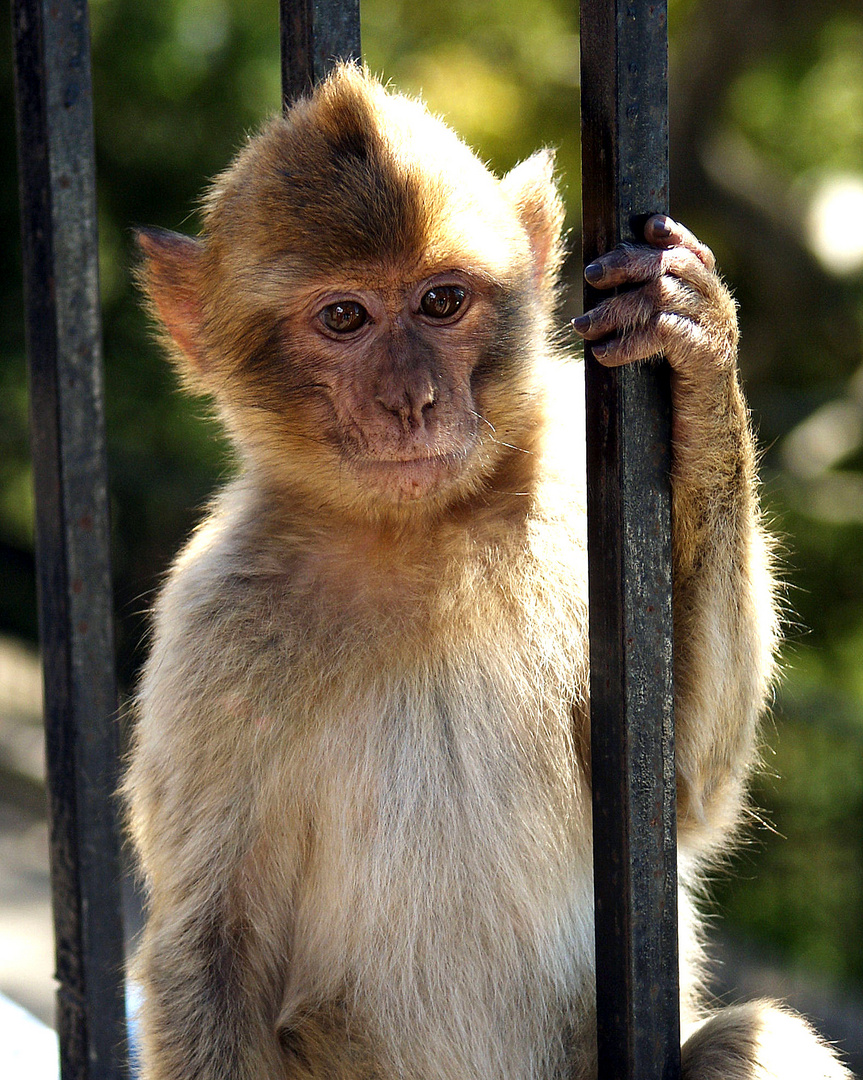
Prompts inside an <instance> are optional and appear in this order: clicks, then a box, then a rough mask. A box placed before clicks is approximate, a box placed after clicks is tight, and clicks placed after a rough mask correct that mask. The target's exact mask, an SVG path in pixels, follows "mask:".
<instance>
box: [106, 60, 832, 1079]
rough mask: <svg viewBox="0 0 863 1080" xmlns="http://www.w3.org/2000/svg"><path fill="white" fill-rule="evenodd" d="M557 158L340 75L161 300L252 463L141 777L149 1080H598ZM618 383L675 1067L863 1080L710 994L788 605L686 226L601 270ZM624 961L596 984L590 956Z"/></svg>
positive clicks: (737, 1075) (178, 584)
mask: <svg viewBox="0 0 863 1080" xmlns="http://www.w3.org/2000/svg"><path fill="white" fill-rule="evenodd" d="M563 217H564V213H563V203H562V199H561V196H560V194H559V190H558V186H557V181H556V179H555V176H554V162H553V156H552V154H551V152H550V151H539V152H537V153H536V154H534V155H533V156H532V157H530V158H528V159H527V160H526V161H524V162H522V163H521V164H520V165H517V166H516V167H515V168H514V169H513V170H512V171H510V172H508V173H507V174H505V175H504V176H503V177H502V178H498V177H497V176H495V175H494V174H493V173H492V172H491V171H490V170H489V169H488V168H487V167H486V166H485V164H483V163H482V162H481V161H480V159H479V158H478V157H477V156H476V155H475V154H474V153H473V151H472V150H470V149H469V148H468V147H467V146H466V145H465V144H464V143H463V142H462V141H461V140H460V139H459V138H458V137H457V136H456V135H455V134H454V133H453V132H452V131H451V130H450V129H449V128H448V127H447V126H446V125H445V124H444V123H443V122H442V121H441V120H440V119H438V118H436V117H434V116H433V115H432V114H431V113H430V112H429V111H428V110H427V109H426V107H425V106H424V105H423V104H422V103H421V102H420V101H418V100H415V99H412V98H409V97H407V96H403V95H400V94H399V93H397V92H395V91H393V90H391V89H388V88H387V87H385V86H384V85H382V83H381V82H380V81H378V80H377V79H376V78H374V77H373V76H372V75H371V74H370V73H369V72H368V71H367V70H366V69H365V68H363V67H362V66H359V65H352V64H341V65H339V66H338V67H336V69H335V70H334V71H333V72H332V73H331V74H330V75H329V76H328V77H327V78H326V79H325V80H324V81H323V82H322V83H320V84H319V85H318V86H317V88H315V89H314V91H312V92H310V93H309V94H308V95H307V96H305V97H303V98H301V99H300V100H298V101H297V102H296V103H294V104H293V105H292V107H291V108H290V109H289V111H288V112H287V113H286V115H285V116H284V117H279V118H276V119H273V120H272V121H270V122H269V123H268V124H267V125H266V126H264V128H263V129H262V130H261V132H260V133H258V134H256V135H253V136H252V137H251V138H250V140H249V141H248V142H247V143H246V145H245V146H244V147H243V148H242V149H241V151H240V152H239V154H238V156H237V157H236V159H235V160H234V162H233V163H232V164H231V165H230V167H229V168H227V170H226V171H224V172H223V173H222V174H221V175H219V176H218V177H217V178H216V179H215V180H214V181H213V183H212V185H211V187H210V188H209V190H208V192H207V194H206V196H205V198H204V201H203V208H202V219H203V220H202V231H201V234H200V236H199V237H198V238H195V239H193V238H189V237H186V236H181V235H179V234H176V233H171V232H166V231H162V230H156V229H142V230H140V231H139V233H138V234H137V239H138V244H139V248H140V252H141V262H140V267H139V274H140V280H141V283H142V285H143V289H144V291H145V294H146V297H147V302H148V304H149V306H150V309H151V311H152V313H153V315H154V317H155V322H156V324H157V326H158V328H159V332H160V334H161V336H162V338H163V340H164V343H165V345H166V347H167V349H168V351H169V353H170V355H171V356H172V357H173V359H174V361H175V362H176V364H177V367H178V370H179V371H180V373H181V376H182V379H183V381H184V383H185V385H186V387H187V388H189V389H190V390H191V391H193V392H196V393H200V394H205V395H208V396H209V397H210V399H211V400H212V402H213V404H214V408H215V410H216V412H217V414H218V416H219V418H220V420H221V422H222V424H223V425H224V427H225V429H226V431H227V432H228V434H229V436H230V439H231V441H232V443H233V446H234V448H235V451H236V458H237V469H236V473H235V475H234V476H233V478H232V479H230V480H229V481H228V482H227V483H226V485H225V486H224V487H223V489H222V490H221V491H220V493H219V494H218V495H217V496H216V497H215V500H214V502H213V503H212V505H211V507H210V509H209V511H208V513H207V515H206V517H205V519H204V520H203V522H202V523H201V524H200V525H199V527H198V528H197V530H196V531H195V532H194V533H193V535H192V537H191V539H190V540H189V541H188V543H187V545H186V546H185V548H184V549H183V550H182V551H181V553H180V554H179V556H178V557H177V559H176V561H175V563H174V565H173V567H172V569H171V570H170V573H169V574H168V576H167V579H166V581H165V583H164V585H163V587H162V589H161V592H160V595H159V597H158V600H157V602H156V605H155V610H154V614H153V622H154V626H153V635H152V642H151V647H150V653H149V658H148V660H147V662H146V665H145V667H144V670H143V673H142V677H141V681H140V685H139V688H138V693H137V701H136V706H135V709H136V722H135V733H134V737H133V747H132V750H131V753H130V761H129V765H128V770H127V773H126V777H125V781H124V798H125V800H126V805H127V813H128V820H129V829H130V834H131V837H132V840H133V843H134V847H135V849H136V852H137V857H138V860H139V863H140V866H141V871H142V874H143V877H144V880H145V882H146V888H147V908H148V911H147V920H146V927H145V930H144V932H143V936H142V941H141V944H140V948H139V951H138V957H137V973H138V974H137V977H138V979H139V980H140V984H141V987H142V993H143V1008H142V1016H141V1027H142V1035H141V1039H142V1047H141V1051H142V1062H143V1064H142V1074H141V1075H142V1077H143V1078H144V1080H396V1078H399V1080H493V1078H498V1077H499V1078H503V1077H507V1078H508V1080H564V1078H566V1080H591V1078H592V1077H594V1076H595V1075H596V1067H597V1063H596V1046H595V991H594V979H595V974H594V970H593V966H594V965H593V887H592V855H591V851H592V847H591V845H592V840H591V835H590V817H591V813H590V763H589V736H588V731H589V717H590V707H589V698H588V689H587V678H588V655H587V599H586V594H587V585H586V580H587V554H586V541H585V509H584V502H585V482H584V477H583V472H584V468H583V466H584V446H583V443H584V438H585V435H584V420H583V412H582V405H581V394H582V388H581V382H580V380H581V371H580V367H579V365H578V364H577V363H576V362H575V361H574V360H573V359H572V358H571V357H570V356H569V354H568V351H567V349H566V347H565V345H564V344H563V342H562V338H561V335H560V333H559V332H558V330H557V329H556V327H555V313H556V310H557V302H558V297H559V292H560V289H559V280H560V277H561V267H562V262H563V257H564V242H563V239H562V230H563ZM585 273H586V276H587V278H588V280H589V281H590V282H591V283H592V284H593V285H594V286H595V287H596V288H598V289H600V290H611V291H610V292H609V295H608V296H607V298H606V299H604V300H603V301H602V302H601V303H600V304H599V305H598V306H597V307H595V308H594V309H593V310H591V311H590V312H588V313H587V314H585V315H584V316H582V317H581V318H580V319H578V320H576V323H575V329H576V330H577V331H578V333H579V334H580V335H581V336H582V337H583V338H584V339H585V340H587V341H589V342H591V344H592V350H593V354H594V356H595V357H596V358H597V359H598V360H599V362H600V363H603V364H606V365H620V364H629V363H634V362H639V361H643V360H647V359H649V358H650V357H655V356H657V355H659V354H662V355H663V356H664V357H665V358H666V360H667V362H668V364H669V365H670V369H671V380H672V399H673V400H672V406H673V439H674V453H673V475H672V487H673V507H672V525H673V537H672V543H673V575H674V632H675V640H676V648H675V680H676V690H675V694H676V700H675V707H676V715H677V750H676V756H677V789H678V817H679V863H680V912H681V929H680V941H681V970H680V976H681V1022H682V1031H683V1041H682V1060H683V1075H684V1077H685V1078H686V1080H760V1078H762V1077H768V1076H769V1077H777V1078H778V1080H804V1078H805V1080H813V1078H817V1077H829V1078H831V1080H843V1078H847V1077H848V1075H849V1074H848V1073H847V1071H846V1069H845V1068H844V1066H843V1065H842V1064H841V1063H840V1061H839V1060H838V1058H837V1057H836V1056H835V1055H834V1053H833V1051H832V1050H831V1049H830V1048H828V1046H827V1045H826V1044H825V1043H824V1042H822V1041H821V1040H820V1038H819V1037H818V1036H817V1035H816V1034H815V1033H814V1032H813V1031H812V1030H811V1029H810V1027H809V1026H808V1024H807V1023H806V1021H804V1020H803V1019H802V1018H801V1017H799V1016H797V1015H796V1014H794V1013H792V1012H790V1011H789V1010H787V1009H785V1008H784V1007H783V1006H781V1005H778V1004H774V1003H771V1002H755V1003H749V1004H743V1005H738V1006H733V1007H727V1008H720V1009H714V1008H713V1007H712V1006H710V1005H709V1003H708V1002H707V999H706V996H705V994H704V992H703V990H702V981H703V976H702V971H703V947H702V941H701V930H700V927H699V922H698V915H697V910H696V908H697V904H696V900H697V897H698V893H699V890H700V889H701V888H702V886H703V880H704V873H705V870H706V869H707V868H709V867H710V866H711V865H712V863H713V861H714V860H715V859H716V857H717V856H719V855H721V854H722V853H723V852H724V851H725V850H726V848H727V846H728V844H729V842H730V839H731V838H732V837H733V836H734V834H735V831H736V829H737V826H738V823H739V822H740V820H741V817H742V815H743V813H744V807H745V786H746V780H747V777H748V775H749V773H750V771H751V769H752V768H753V765H754V763H755V759H756V746H757V730H758V722H759V717H760V716H761V714H762V712H763V710H764V704H765V700H766V697H767V695H768V693H769V690H770V687H771V685H772V682H773V678H774V671H775V661H774V655H775V649H776V646H777V637H778V629H777V625H778V624H777V616H776V602H775V595H776V588H775V585H774V582H773V576H772V559H771V544H770V540H769V538H768V536H767V533H766V531H765V528H764V525H763V523H762V518H761V512H760V510H759V505H758V498H757V481H756V467H755V450H754V442H753V436H752V433H751V430H750V425H749V420H748V415H747V409H746V405H745V402H744V399H743V396H742V392H741V388H740V383H739V379H738V375H737V366H736V350H737V321H736V309H735V304H734V301H733V300H732V298H731V296H730V294H729V292H728V290H727V288H726V286H725V285H724V284H723V282H722V280H721V279H720V277H719V276H718V274H717V273H716V271H715V268H714V258H713V255H712V253H711V252H710V250H709V249H708V248H707V247H705V246H704V245H703V244H702V243H701V242H700V241H699V240H697V239H696V238H695V237H694V236H693V235H692V234H691V233H690V232H689V231H688V230H687V229H686V228H685V227H683V226H682V225H680V224H679V223H677V222H676V221H674V220H673V219H671V218H670V217H668V216H666V215H662V214H657V215H654V216H653V217H651V218H650V219H649V220H648V222H647V224H646V226H645V235H644V242H643V243H639V244H632V245H626V246H622V247H619V248H617V249H615V250H613V251H611V252H607V253H605V254H603V255H602V256H600V257H599V258H598V259H597V260H596V261H595V262H594V263H592V264H591V265H590V266H588V267H587V268H586V271H585ZM600 977H601V973H600Z"/></svg>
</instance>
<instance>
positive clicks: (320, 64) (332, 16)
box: [279, 0, 361, 108]
mask: <svg viewBox="0 0 863 1080" xmlns="http://www.w3.org/2000/svg"><path fill="white" fill-rule="evenodd" d="M279 13H280V20H279V21H280V26H281V35H282V98H283V100H284V104H285V107H286V108H287V106H288V105H290V103H291V102H292V101H293V100H294V99H295V98H297V97H299V96H300V95H301V94H304V93H305V92H306V91H308V90H310V89H311V88H312V87H313V86H314V84H315V83H316V82H319V81H320V80H321V79H323V78H324V76H325V75H326V74H327V72H328V71H330V69H331V68H332V67H333V65H334V64H335V62H336V61H337V60H359V58H360V55H361V54H360V0H280V4H279Z"/></svg>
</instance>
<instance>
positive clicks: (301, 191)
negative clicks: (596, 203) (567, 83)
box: [138, 65, 563, 516]
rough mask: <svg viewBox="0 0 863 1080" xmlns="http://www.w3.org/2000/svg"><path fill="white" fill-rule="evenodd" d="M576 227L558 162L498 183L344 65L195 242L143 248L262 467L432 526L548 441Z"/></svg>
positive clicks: (289, 483) (270, 133)
mask: <svg viewBox="0 0 863 1080" xmlns="http://www.w3.org/2000/svg"><path fill="white" fill-rule="evenodd" d="M562 220H563V210H562V205H561V201H560V197H559V195H558V192H557V189H556V187H555V184H554V180H553V176H552V160H551V156H550V155H549V154H548V153H539V154H536V155H534V156H533V157H532V158H530V159H528V160H527V161H526V162H523V163H522V164H521V165H519V166H518V167H517V168H515V169H514V170H513V171H512V172H511V173H509V174H507V175H506V176H505V177H503V179H500V180H499V179H498V178H497V177H495V176H494V175H493V174H492V173H491V172H489V170H488V169H487V168H486V167H485V166H484V165H483V164H482V162H481V161H480V160H479V159H478V158H477V157H476V155H475V154H473V153H472V151H470V150H469V149H468V148H467V147H466V146H465V145H464V143H462V142H461V141H460V140H459V139H458V138H457V137H456V136H455V135H454V134H453V133H452V132H451V131H450V130H449V129H448V128H447V127H446V126H445V125H444V124H443V123H441V122H440V121H439V120H437V119H436V118H434V117H433V116H431V115H430V114H429V113H428V111H427V110H426V109H425V108H424V106H423V105H421V104H420V103H418V102H416V101H413V100H410V99H408V98H405V97H402V96H399V95H396V94H392V93H389V92H388V91H387V90H386V89H385V88H384V87H383V86H382V85H381V84H380V83H379V82H377V81H376V80H374V79H373V78H372V77H371V76H370V75H369V74H368V73H367V72H365V71H364V70H362V69H361V68H359V67H356V66H352V65H345V66H341V67H339V68H337V69H336V71H335V72H334V73H333V74H332V75H331V76H330V77H329V78H328V79H327V80H326V81H325V82H324V83H322V84H321V85H320V86H319V87H318V88H317V89H316V90H315V91H314V93H313V94H312V95H311V96H310V97H309V98H307V99H305V100H302V101H300V102H298V103H297V104H296V105H295V106H294V107H293V108H292V109H291V110H290V112H289V113H288V114H287V116H286V117H285V118H278V119H274V120H273V121H271V122H270V123H269V125H268V126H266V127H265V128H264V130H263V131H262V132H261V133H260V134H259V135H257V136H255V137H253V138H252V139H251V140H250V141H249V142H248V143H247V145H246V146H245V148H244V149H243V150H242V151H241V152H240V154H239V155H238V157H237V159H236V160H235V161H234V163H233V164H232V165H231V166H230V168H228V169H227V170H226V171H225V172H224V173H222V175H221V176H219V177H217V178H216V180H215V182H214V184H213V185H212V187H211V189H210V191H209V193H208V194H207V196H206V198H205V201H204V228H203V232H202V235H201V238H200V239H197V240H193V239H190V238H187V237H183V236H179V235H177V234H175V233H166V232H162V231H159V230H141V231H140V232H139V234H138V241H139V245H140V248H141V250H142V253H143V262H142V266H141V272H140V277H141V280H142V283H143V286H144V288H145V290H146V292H147V295H148V297H149V300H150V303H151V307H152V310H153V312H154V313H155V315H156V317H157V319H158V321H159V322H160V323H161V325H162V327H163V328H164V330H165V332H166V338H167V340H168V342H169V345H170V348H171V351H172V353H173V355H174V356H175V358H176V359H177V361H178V363H179V365H180V368H181V370H182V372H183V373H184V376H185V378H186V380H187V383H188V384H189V385H190V386H191V387H192V388H194V389H197V390H202V391H204V392H206V393H209V394H212V395H213V396H214V397H215V399H216V401H217V404H218V407H219V410H220V412H221V415H222V417H223V419H224V421H225V423H226V424H227V426H228V429H229V431H230V432H231V434H232V436H233V438H234V440H235V442H236V443H237V445H238V447H239V449H240V451H241V453H242V455H243V456H244V458H245V459H246V461H247V463H248V467H249V468H252V469H256V470H259V471H262V472H263V474H264V475H265V477H266V479H267V482H268V483H270V484H274V485H276V486H277V487H278V488H279V489H282V490H288V491H290V492H292V493H293V494H295V495H298V496H300V497H302V498H304V499H311V500H314V502H315V505H318V506H327V507H332V508H337V509H339V510H340V511H342V512H349V513H351V514H357V513H359V514H366V515H368V514H372V515H375V516H382V515H383V516H388V515H390V516H391V515H397V516H401V515H404V514H416V513H418V512H426V511H434V510H436V509H438V508H440V507H442V506H446V505H450V504H452V503H454V502H456V501H458V500H462V499H465V498H468V497H470V496H471V495H473V494H475V493H477V492H479V491H480V490H482V489H483V488H484V487H486V488H490V487H494V486H496V485H498V484H505V483H506V474H507V462H509V461H511V460H512V459H513V457H514V455H517V454H521V456H522V458H523V457H524V454H523V451H524V450H528V449H530V446H531V445H532V443H533V441H534V438H535V428H536V426H537V424H538V412H537V387H536V383H537V361H538V359H539V357H540V356H541V355H542V354H543V353H544V352H545V351H546V350H547V326H548V323H549V317H550V313H551V310H552V307H553V303H554V293H555V287H556V282H557V275H558V270H559V266H560V261H561V250H562V249H561V241H560V231H561V226H562ZM514 447H515V448H517V449H513V448H514ZM516 471H517V470H516ZM510 479H511V478H510Z"/></svg>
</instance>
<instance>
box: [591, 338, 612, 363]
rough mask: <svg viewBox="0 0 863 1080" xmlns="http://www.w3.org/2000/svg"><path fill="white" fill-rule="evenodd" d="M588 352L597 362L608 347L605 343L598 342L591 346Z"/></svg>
mask: <svg viewBox="0 0 863 1080" xmlns="http://www.w3.org/2000/svg"><path fill="white" fill-rule="evenodd" d="M590 351H591V352H592V353H593V355H594V359H596V360H599V359H601V358H602V357H603V356H605V354H606V353H607V352H608V345H607V344H606V343H605V342H598V343H597V344H596V345H591V347H590Z"/></svg>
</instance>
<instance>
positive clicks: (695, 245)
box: [644, 214, 716, 270]
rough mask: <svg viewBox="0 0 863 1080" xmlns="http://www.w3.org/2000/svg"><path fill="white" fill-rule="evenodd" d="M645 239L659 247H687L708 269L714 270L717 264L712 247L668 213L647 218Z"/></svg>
mask: <svg viewBox="0 0 863 1080" xmlns="http://www.w3.org/2000/svg"><path fill="white" fill-rule="evenodd" d="M644 239H645V240H646V241H647V242H648V244H652V245H653V246H654V247H658V248H666V249H667V248H672V247H683V248H686V250H687V251H691V252H692V254H693V255H695V256H696V257H697V258H698V259H699V260H700V262H701V263H702V264H703V265H704V266H706V267H707V269H708V270H713V269H714V268H715V266H716V259H715V258H714V255H713V252H712V251H711V250H710V248H709V247H707V245H706V244H702V243H701V241H700V240H699V239H698V237H697V236H695V234H694V233H691V232H690V231H689V229H687V228H686V226H685V225H681V224H680V222H679V221H675V220H674V219H673V218H670V217H668V215H667V214H654V215H653V217H650V218H648V219H647V222H646V224H645V226H644Z"/></svg>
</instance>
